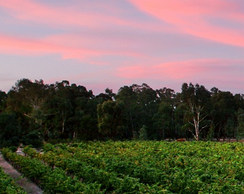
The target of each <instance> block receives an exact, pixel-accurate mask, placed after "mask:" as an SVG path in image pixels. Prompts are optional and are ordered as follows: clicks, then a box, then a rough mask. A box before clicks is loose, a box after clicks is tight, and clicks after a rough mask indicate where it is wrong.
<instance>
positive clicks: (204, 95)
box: [181, 83, 210, 141]
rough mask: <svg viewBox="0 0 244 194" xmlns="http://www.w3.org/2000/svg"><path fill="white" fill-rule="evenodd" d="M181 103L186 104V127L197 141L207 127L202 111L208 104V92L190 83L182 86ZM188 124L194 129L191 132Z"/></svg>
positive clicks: (204, 114) (205, 115)
mask: <svg viewBox="0 0 244 194" xmlns="http://www.w3.org/2000/svg"><path fill="white" fill-rule="evenodd" d="M181 95H182V101H183V102H184V103H185V104H186V106H187V108H188V112H187V114H186V120H187V121H188V123H187V125H186V127H187V128H188V129H189V131H190V132H192V134H193V136H194V138H195V139H196V140H197V141H198V140H199V138H200V133H201V132H202V130H203V129H205V128H207V127H208V123H207V119H206V118H207V116H208V115H207V112H206V111H204V109H205V108H206V106H207V105H208V103H210V92H209V91H208V90H207V89H206V88H205V87H204V86H200V85H198V84H196V85H195V86H194V85H193V84H192V83H190V84H189V85H188V84H187V83H184V84H183V85H182V92H181ZM189 124H190V125H192V126H193V127H194V131H192V130H191V129H190V127H189Z"/></svg>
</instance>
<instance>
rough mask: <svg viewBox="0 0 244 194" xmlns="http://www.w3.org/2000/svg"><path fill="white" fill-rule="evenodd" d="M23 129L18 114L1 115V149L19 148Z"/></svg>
mask: <svg viewBox="0 0 244 194" xmlns="http://www.w3.org/2000/svg"><path fill="white" fill-rule="evenodd" d="M20 138H21V127H20V125H19V123H18V120H17V117H16V114H9V113H0V147H7V146H18V145H19V142H20Z"/></svg>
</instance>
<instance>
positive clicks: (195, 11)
mask: <svg viewBox="0 0 244 194" xmlns="http://www.w3.org/2000/svg"><path fill="white" fill-rule="evenodd" d="M130 2H131V3H133V4H134V5H135V6H136V7H137V8H138V9H139V10H141V11H143V12H145V13H148V14H150V15H152V16H155V17H156V18H159V19H161V20H163V21H165V22H168V23H170V24H172V25H173V26H175V27H176V28H178V30H180V31H181V32H182V33H187V34H189V35H193V36H196V37H200V38H204V39H208V40H211V41H216V42H219V43H223V44H229V45H234V46H241V47H244V36H243V30H242V31H240V30H235V29H229V28H227V27H224V26H221V25H219V26H217V25H216V24H215V25H213V24H211V22H209V18H215V19H223V20H226V21H227V22H229V21H232V22H236V23H239V25H240V26H243V25H244V20H243V19H244V14H243V13H242V12H241V10H240V9H239V6H238V4H237V3H236V2H235V1H226V0H215V1H210V0H206V1H194V0H182V1H177V0H171V1H167V0H154V1H149V0H130Z"/></svg>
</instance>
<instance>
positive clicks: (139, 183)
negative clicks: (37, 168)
mask: <svg viewBox="0 0 244 194" xmlns="http://www.w3.org/2000/svg"><path fill="white" fill-rule="evenodd" d="M43 150H44V151H43V153H38V152H37V151H36V150H35V149H32V148H30V147H26V148H25V150H24V151H25V153H26V154H27V155H29V156H30V157H31V158H32V159H29V160H41V161H44V162H45V163H46V164H48V165H49V166H50V167H52V168H54V167H56V168H60V169H63V170H64V171H66V173H67V174H69V175H70V176H72V177H76V178H78V179H79V180H82V182H83V184H92V183H94V182H96V183H98V184H101V188H102V189H104V190H105V191H106V192H115V193H125V192H130V193H199V192H202V193H243V192H244V166H243V164H244V145H243V144H242V143H219V142H164V141H161V142H159V141H125V142H120V141H117V142H113V141H107V142H82V143H73V144H56V145H51V144H46V145H45V146H44V147H43ZM56 168H55V169H56Z"/></svg>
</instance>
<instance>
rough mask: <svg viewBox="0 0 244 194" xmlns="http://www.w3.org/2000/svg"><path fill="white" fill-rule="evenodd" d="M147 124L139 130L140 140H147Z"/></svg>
mask: <svg viewBox="0 0 244 194" xmlns="http://www.w3.org/2000/svg"><path fill="white" fill-rule="evenodd" d="M147 138H148V137H147V126H146V125H143V126H142V128H141V129H140V131H139V139H140V140H147Z"/></svg>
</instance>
